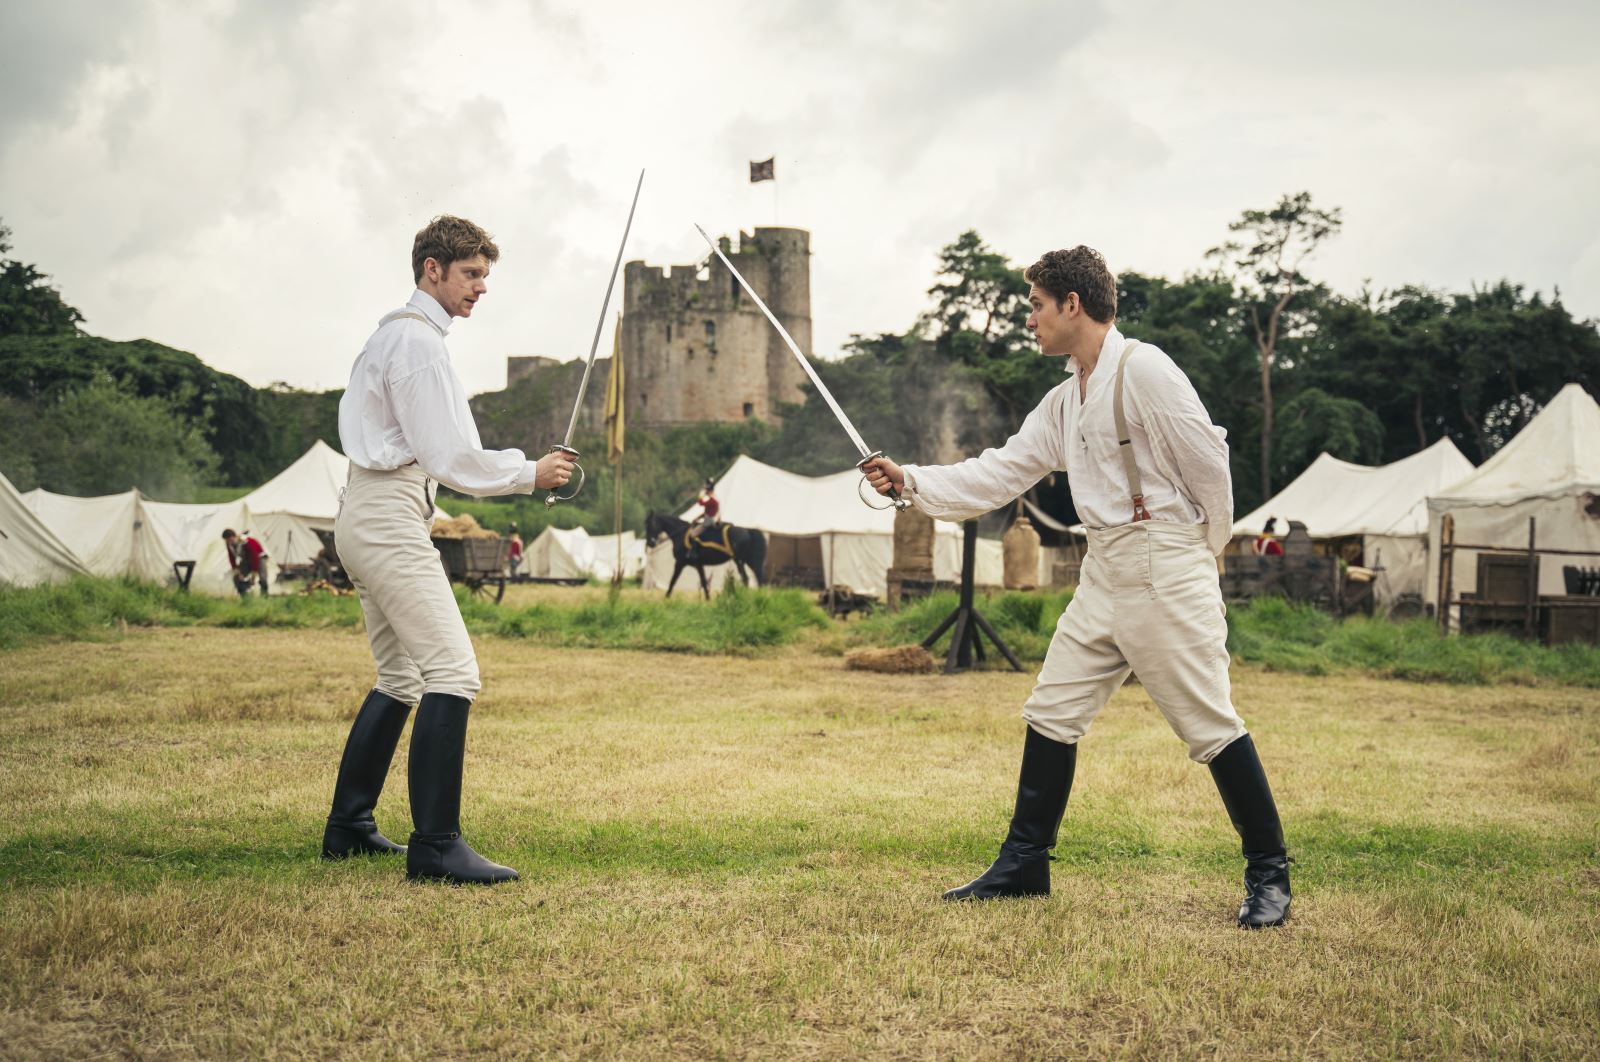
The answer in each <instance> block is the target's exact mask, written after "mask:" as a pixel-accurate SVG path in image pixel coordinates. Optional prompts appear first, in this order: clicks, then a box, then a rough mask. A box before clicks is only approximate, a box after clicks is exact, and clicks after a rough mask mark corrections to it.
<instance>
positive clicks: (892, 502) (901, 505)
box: [856, 450, 911, 511]
mask: <svg viewBox="0 0 1600 1062" xmlns="http://www.w3.org/2000/svg"><path fill="white" fill-rule="evenodd" d="M882 456H883V451H882V450H874V451H872V452H871V453H870V454H868V455H867V456H865V457H863V458H862V459H861V460H859V461H857V462H856V467H857V468H862V467H864V466H865V465H866V463H867V462H868V461H875V460H877V459H878V458H880V457H882ZM865 482H867V474H866V473H865V472H862V473H861V483H865ZM861 483H857V484H856V495H857V496H858V497H860V499H861V501H862V503H863V504H864V505H866V507H867V508H869V509H877V510H880V511H882V510H884V509H908V508H910V507H911V499H910V498H903V497H901V496H900V491H899V490H898V489H897V488H895V487H894V486H890V487H889V493H888V494H885V495H881V497H885V498H888V499H889V504H888V505H874V504H872V499H871V498H869V497H868V496H867V495H865V494H863V493H862V492H861ZM873 493H877V492H876V491H874V492H873Z"/></svg>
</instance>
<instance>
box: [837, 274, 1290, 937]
mask: <svg viewBox="0 0 1600 1062" xmlns="http://www.w3.org/2000/svg"><path fill="white" fill-rule="evenodd" d="M1023 275H1024V276H1025V277H1026V279H1027V280H1028V281H1029V283H1030V284H1031V285H1032V287H1031V289H1030V291H1029V293H1028V300H1029V302H1030V304H1031V305H1032V307H1033V312H1032V313H1031V314H1030V315H1029V317H1028V328H1029V329H1030V330H1031V331H1032V332H1033V333H1034V335H1035V337H1036V338H1037V339H1038V341H1039V350H1040V352H1041V353H1042V354H1044V355H1045V356H1046V357H1065V358H1067V364H1066V368H1067V372H1068V373H1069V374H1070V375H1069V376H1068V377H1067V379H1066V381H1065V382H1064V383H1062V384H1060V385H1058V386H1057V387H1055V388H1054V389H1052V390H1051V391H1050V393H1049V394H1047V395H1045V397H1044V401H1042V402H1040V403H1039V406H1038V408H1036V409H1035V410H1034V411H1033V412H1032V413H1030V414H1029V415H1028V417H1027V419H1026V420H1025V421H1023V424H1022V427H1021V429H1020V430H1019V431H1018V432H1017V433H1016V434H1015V435H1013V436H1012V437H1011V438H1010V439H1009V440H1008V441H1007V442H1006V444H1005V445H1004V446H1002V447H1000V448H999V449H990V450H985V451H984V452H983V453H982V454H981V455H979V456H977V457H974V458H971V459H969V460H967V461H963V462H961V463H960V464H955V465H941V466H926V465H909V464H908V465H905V466H903V467H902V466H899V465H896V464H895V463H894V462H892V461H889V460H888V459H886V458H879V459H877V460H876V461H875V462H873V463H872V464H870V465H868V466H866V470H867V473H868V478H869V480H870V481H871V482H872V485H873V486H874V487H875V488H876V489H877V490H878V492H879V493H887V492H888V491H889V490H890V489H891V488H894V489H898V490H901V491H902V492H904V493H905V494H906V495H907V496H909V497H910V498H911V499H912V501H913V502H914V504H915V505H916V506H917V507H918V508H919V509H921V510H922V511H923V512H925V513H927V514H928V515H930V516H933V517H937V518H941V519H946V520H967V519H971V518H973V517H976V516H978V515H980V514H982V513H985V512H989V511H990V510H993V509H999V508H1001V507H1003V506H1005V505H1008V504H1010V503H1011V502H1012V501H1013V500H1015V499H1016V497H1017V496H1018V495H1020V494H1021V493H1022V492H1023V491H1025V490H1027V489H1028V488H1029V487H1031V486H1033V484H1034V483H1036V482H1038V481H1039V480H1040V479H1041V478H1043V477H1044V476H1045V475H1047V474H1049V473H1050V472H1052V471H1065V472H1066V473H1067V475H1068V476H1069V477H1070V481H1071V484H1072V498H1073V502H1074V504H1075V505H1076V506H1077V510H1078V515H1079V516H1080V517H1082V519H1083V522H1084V525H1085V527H1086V528H1087V531H1088V537H1089V553H1088V555H1087V557H1086V558H1085V559H1084V563H1083V570H1082V575H1081V577H1080V581H1079V585H1078V590H1077V593H1075V594H1074V595H1073V598H1072V603H1071V604H1069V605H1068V606H1067V609H1066V611H1065V612H1063V613H1062V615H1061V619H1060V621H1059V622H1058V623H1057V624H1056V633H1055V636H1054V638H1053V639H1052V640H1051V643H1050V649H1049V652H1048V654H1047V655H1046V657H1045V662H1044V666H1043V668H1041V670H1040V672H1039V679H1038V682H1037V683H1036V684H1035V686H1034V689H1033V693H1032V695H1031V696H1029V698H1028V701H1027V703H1026V704H1025V705H1024V706H1023V709H1022V717H1023V719H1024V720H1025V721H1026V722H1027V724H1028V728H1027V735H1026V740H1025V742H1024V744H1023V750H1022V772H1021V779H1020V781H1019V782H1018V785H1017V803H1016V810H1015V812H1014V814H1013V815H1012V819H1011V828H1010V832H1009V833H1008V835H1007V837H1006V840H1005V842H1004V843H1003V844H1002V845H1001V846H1000V855H999V857H998V858H997V859H996V860H995V861H994V864H993V865H992V866H991V867H990V868H989V869H988V870H987V871H985V872H984V873H983V874H982V875H980V876H979V877H978V878H976V879H974V880H973V881H971V882H968V883H967V884H966V885H963V886H961V887H959V888H955V889H951V890H950V891H949V892H947V893H945V898H946V899H948V900H962V899H991V898H996V897H1004V896H1033V895H1048V894H1049V892H1050V859H1051V856H1050V850H1051V849H1052V848H1054V847H1055V843H1056V834H1057V831H1058V829H1059V827H1060V825H1061V818H1062V816H1063V814H1064V813H1065V812H1066V807H1067V795H1068V793H1069V792H1070V791H1071V789H1072V776H1073V771H1074V768H1075V767H1076V764H1077V751H1078V739H1079V738H1081V737H1083V735H1084V733H1085V732H1086V731H1087V730H1088V729H1089V724H1090V723H1091V722H1092V721H1093V720H1094V717H1095V716H1096V715H1097V714H1098V713H1099V711H1100V709H1101V708H1103V707H1104V706H1105V704H1106V701H1108V700H1109V699H1110V697H1111V695H1112V694H1113V693H1114V692H1116V690H1117V688H1118V687H1119V686H1121V685H1122V683H1123V681H1124V680H1125V679H1127V677H1128V675H1129V673H1130V671H1131V672H1137V673H1138V675H1139V680H1140V682H1142V683H1143V685H1144V688H1145V690H1146V692H1148V693H1149V694H1150V698H1151V700H1153V701H1155V703H1156V706H1157V707H1158V708H1159V709H1160V710H1161V713H1162V714H1163V715H1164V716H1165V717H1166V719H1167V722H1168V723H1169V724H1170V725H1171V726H1172V729H1173V730H1174V731H1176V732H1177V734H1178V736H1179V737H1180V738H1182V739H1183V741H1184V742H1185V743H1186V744H1187V745H1188V746H1189V756H1190V758H1191V759H1193V760H1195V761H1197V762H1199V763H1204V764H1207V765H1208V766H1209V767H1210V769H1211V774H1212V776H1213V778H1214V779H1215V780H1216V784H1217V789H1218V790H1219V791H1220V792H1221V794H1222V801H1223V804H1224V805H1225V806H1226V808H1227V811H1228V816H1229V818H1230V819H1232V821H1233V825H1234V827H1235V829H1237V830H1238V832H1239V836H1240V839H1241V841H1242V842H1243V848H1244V856H1245V861H1246V865H1245V898H1244V902H1243V903H1242V904H1241V905H1240V907H1239V911H1238V922H1239V925H1240V926H1243V927H1247V928H1259V927H1262V926H1275V925H1281V924H1282V923H1283V920H1284V919H1285V917H1287V915H1288V913H1289V871H1288V855H1287V852H1286V850H1285V847H1284V841H1283V828H1282V826H1281V825H1280V823H1279V820H1278V811H1277V808H1276V806H1275V804H1274V803H1273V799H1272V791H1271V789H1270V788H1269V787H1268V785H1267V776H1266V773H1265V771H1264V770H1263V769H1262V766H1261V760H1260V758H1259V757H1258V756H1257V754H1256V748H1255V744H1254V742H1253V741H1252V740H1251V738H1250V735H1249V734H1248V733H1246V732H1245V727H1244V723H1243V722H1242V721H1241V720H1240V719H1239V715H1238V713H1237V712H1235V711H1234V708H1233V704H1232V701H1231V699H1230V695H1229V683H1228V651H1227V647H1226V642H1227V635H1228V628H1227V623H1226V621H1225V620H1224V618H1223V617H1224V615H1225V613H1226V609H1225V607H1224V605H1223V602H1222V594H1221V591H1220V588H1219V586H1218V579H1217V566H1216V560H1215V555H1217V554H1220V553H1221V552H1222V548H1223V546H1225V545H1226V544H1227V542H1228V538H1229V535H1230V534H1231V530H1232V527H1233V483H1232V479H1231V477H1230V475H1229V471H1228V446H1227V443H1226V441H1225V439H1226V433H1225V432H1224V431H1223V430H1222V429H1221V428H1218V427H1217V426H1216V425H1214V424H1212V423H1211V417H1210V416H1209V415H1208V414H1207V413H1206V410H1205V407H1204V406H1203V405H1201V402H1200V397H1199V395H1197V394H1196V393H1195V390H1194V387H1193V385H1192V384H1190V382H1189V378H1188V377H1187V376H1185V375H1184V373H1183V370H1181V369H1179V368H1178V366H1177V365H1175V364H1174V363H1173V361H1172V359H1171V358H1169V357H1168V356H1167V355H1166V354H1165V353H1163V352H1162V351H1161V350H1159V349H1158V348H1156V347H1155V346H1152V345H1151V344H1149V343H1141V342H1139V341H1138V340H1134V339H1127V338H1124V336H1123V335H1122V333H1121V332H1119V331H1118V330H1117V328H1116V325H1115V323H1114V322H1115V320H1116V313H1117V287H1116V280H1115V278H1114V277H1112V275H1111V271H1110V270H1109V269H1108V268H1106V264H1105V261H1104V259H1102V258H1101V257H1100V255H1099V254H1098V253H1097V252H1095V251H1094V250H1092V249H1090V248H1088V247H1074V248H1072V249H1071V250H1065V251H1051V252H1049V253H1048V254H1046V255H1045V256H1044V257H1042V258H1040V259H1039V261H1037V262H1035V263H1034V264H1033V265H1031V266H1029V267H1028V269H1027V270H1026V271H1025V272H1024V274H1023Z"/></svg>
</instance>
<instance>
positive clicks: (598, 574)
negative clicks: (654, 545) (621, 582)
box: [589, 531, 644, 582]
mask: <svg viewBox="0 0 1600 1062" xmlns="http://www.w3.org/2000/svg"><path fill="white" fill-rule="evenodd" d="M619 538H620V539H621V540H622V577H623V578H624V579H633V578H637V577H638V576H639V575H641V574H643V573H644V539H642V538H640V537H639V536H638V535H636V534H634V533H633V532H632V531H624V532H622V534H620V535H590V536H589V544H590V545H591V546H593V547H594V563H593V564H592V565H591V566H590V568H589V574H591V575H593V576H594V577H595V578H596V579H599V580H601V581H602V582H610V581H611V577H612V575H613V574H615V572H616V568H617V540H618V539H619Z"/></svg>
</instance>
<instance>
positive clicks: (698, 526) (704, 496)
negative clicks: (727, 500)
mask: <svg viewBox="0 0 1600 1062" xmlns="http://www.w3.org/2000/svg"><path fill="white" fill-rule="evenodd" d="M716 489H717V484H716V482H715V481H713V480H711V479H709V478H708V479H707V480H706V482H705V486H703V487H701V488H700V497H699V498H697V499H696V501H697V502H698V503H699V505H700V515H699V516H697V517H695V521H694V523H692V524H690V525H689V534H690V535H691V536H692V537H693V538H695V539H697V540H699V541H701V542H707V543H709V542H712V541H714V540H713V539H712V537H711V535H714V534H715V532H716V530H717V525H718V523H719V521H718V520H717V513H718V512H719V511H720V510H721V509H722V503H721V502H719V501H717V495H716ZM718 544H719V545H720V544H721V543H718Z"/></svg>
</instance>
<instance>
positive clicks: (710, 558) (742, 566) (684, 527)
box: [644, 512, 767, 600]
mask: <svg viewBox="0 0 1600 1062" xmlns="http://www.w3.org/2000/svg"><path fill="white" fill-rule="evenodd" d="M688 530H689V521H687V520H680V519H678V518H677V517H676V516H669V515H667V514H666V513H658V512H651V513H650V514H649V515H647V516H646V517H645V520H644V540H645V545H646V546H653V545H655V544H656V539H658V538H659V537H660V536H662V535H666V536H667V537H668V538H669V539H671V540H672V559H673V560H674V561H675V562H676V565H677V566H676V567H674V568H673V569H672V581H671V582H669V583H668V584H667V596H668V597H671V596H672V588H673V587H674V586H677V585H678V576H680V575H682V574H683V569H684V568H685V567H691V566H692V567H693V568H694V570H695V571H696V572H698V573H699V575H700V592H701V593H702V594H704V595H705V596H706V599H707V600H710V598H711V584H710V583H708V582H707V581H706V565H708V564H726V563H728V562H729V561H730V560H731V561H733V563H734V565H735V566H736V567H737V568H738V569H739V579H740V581H741V582H743V583H744V585H745V586H749V585H750V575H749V572H748V571H747V570H746V569H749V570H751V571H754V572H755V573H756V580H757V582H758V583H759V581H760V580H761V578H762V575H761V573H762V571H763V569H765V567H766V563H767V536H766V535H763V534H762V533H761V532H760V531H757V530H755V529H754V528H749V527H734V526H733V525H732V524H719V525H717V529H716V531H715V532H714V533H713V534H712V539H713V541H712V544H710V545H706V544H703V543H701V542H700V541H699V540H698V539H695V540H693V541H692V542H691V541H687V540H686V535H687V532H688ZM724 533H726V538H724ZM723 541H725V542H726V543H727V548H726V549H724V548H723V547H722V545H721V543H722V542H723Z"/></svg>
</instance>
